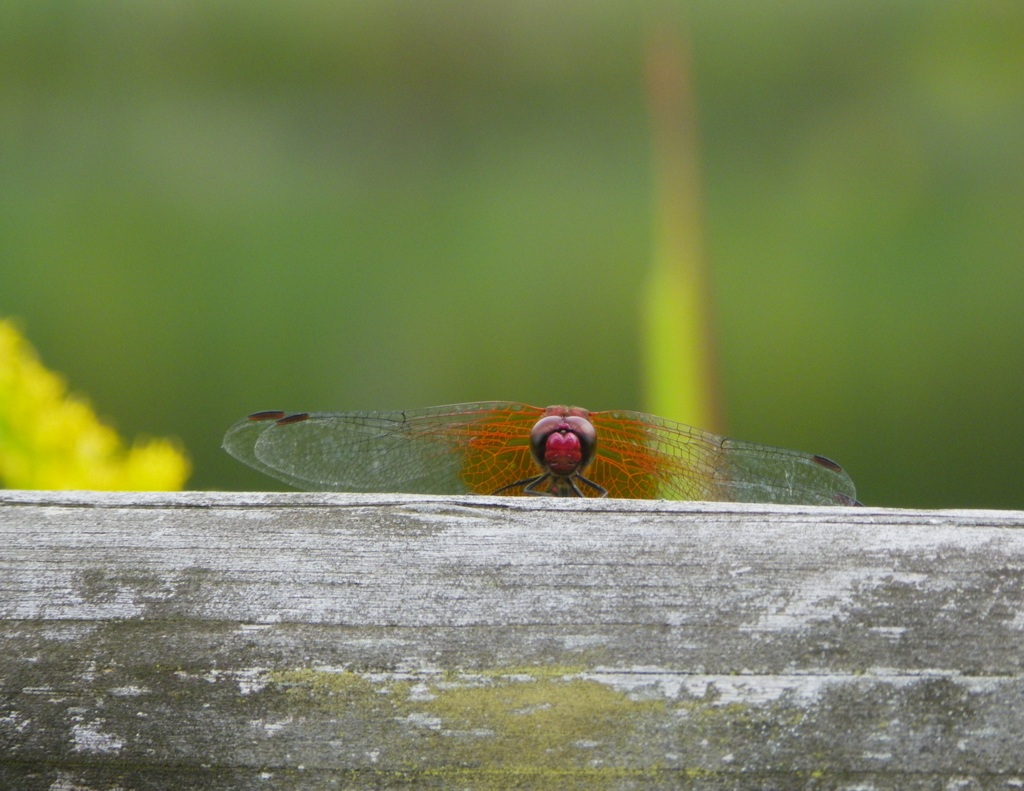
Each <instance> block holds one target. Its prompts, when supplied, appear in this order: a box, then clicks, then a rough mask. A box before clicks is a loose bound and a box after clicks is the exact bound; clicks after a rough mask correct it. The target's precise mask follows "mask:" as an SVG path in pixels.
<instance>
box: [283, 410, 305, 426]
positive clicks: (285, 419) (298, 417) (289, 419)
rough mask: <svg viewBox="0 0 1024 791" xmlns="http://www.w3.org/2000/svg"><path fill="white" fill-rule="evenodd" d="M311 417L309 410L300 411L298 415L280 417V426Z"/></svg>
mask: <svg viewBox="0 0 1024 791" xmlns="http://www.w3.org/2000/svg"><path fill="white" fill-rule="evenodd" d="M308 419H309V412H299V413H298V414H296V415H288V417H283V418H280V419H279V420H278V421H277V425H279V426H287V425H288V424H289V423H301V422H302V421H303V420H308Z"/></svg>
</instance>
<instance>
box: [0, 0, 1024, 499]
mask: <svg viewBox="0 0 1024 791" xmlns="http://www.w3.org/2000/svg"><path fill="white" fill-rule="evenodd" d="M665 28H670V29H671V28H678V29H682V30H685V31H686V34H687V35H686V37H687V39H688V40H689V43H690V50H691V60H692V67H693V79H694V88H695V90H696V96H697V103H698V110H699V117H700V139H701V149H700V162H701V169H702V177H703V216H704V220H705V227H704V229H703V243H704V248H705V252H706V254H707V260H708V262H709V264H710V266H711V268H712V272H713V280H714V284H715V295H716V304H715V312H716V318H717V327H718V348H719V351H720V355H721V357H720V369H721V377H722V389H723V393H724V414H725V416H726V423H727V432H728V433H729V434H730V435H731V436H735V437H739V438H742V439H747V440H754V441H759V442H766V443H769V444H772V445H778V446H783V447H792V448H799V449H803V450H808V451H813V452H818V453H823V454H826V455H828V456H831V457H833V458H836V459H838V460H839V461H840V462H841V463H842V464H843V465H844V466H845V467H847V469H848V470H849V471H850V472H851V474H852V475H853V476H854V478H855V480H856V481H857V484H858V488H859V491H860V494H861V497H862V499H863V500H864V501H865V502H867V503H871V504H881V505H900V506H992V507H1017V508H1021V507H1024V485H1022V484H1024V461H1022V452H1021V446H1022V444H1024V408H1022V402H1024V367H1022V364H1021V363H1022V341H1024V310H1022V296H1024V3H1020V2H990V1H987V0H981V1H980V2H979V1H978V0H972V1H971V2H948V3H934V2H896V3H892V2H871V1H866V0H856V1H855V2H851V1H846V2H828V3H823V2H821V1H820V0H801V1H796V0H794V1H792V2H781V3H756V2H733V3H722V2H711V0H707V1H706V2H696V3H693V4H688V5H687V6H686V7H683V6H682V5H675V4H668V3H623V2H606V1H601V0H587V1H586V2H545V3H542V2H533V1H532V0H531V1H530V2H515V3H486V2H469V1H468V0H463V1H459V2H456V1H452V2H430V3H424V2H413V1H412V0H404V1H399V2H373V3H366V2H330V3H329V2H311V1H309V0H305V1H303V0H298V1H295V0H293V2H288V3H284V2H251V3H243V2H202V3H200V2H163V1H157V0H149V2H145V3H136V2H114V1H110V2H81V3H78V2H39V1H38V0H36V1H34V2H0V315H6V316H13V317H15V318H17V319H19V320H20V322H21V325H22V327H23V328H24V329H25V331H26V332H27V334H28V336H29V338H30V340H31V341H32V342H33V343H34V344H35V345H36V347H37V349H38V350H39V352H40V354H41V356H42V358H43V360H44V361H45V362H46V364H47V365H49V366H50V367H51V368H54V369H56V370H58V371H61V372H62V373H64V374H65V375H66V376H67V378H68V379H69V381H70V383H71V387H72V389H74V390H75V391H78V392H82V393H85V394H87V395H88V396H89V398H90V399H91V401H92V402H93V404H94V405H95V407H96V408H97V410H98V411H99V412H100V413H101V414H102V415H104V416H105V417H107V418H109V419H110V420H111V421H112V422H113V423H114V424H115V425H116V426H117V428H118V429H119V430H120V431H121V432H123V433H124V434H126V435H129V436H135V435H138V434H148V435H154V434H156V435H160V434H168V435H173V436H177V437H179V438H180V439H181V440H182V441H183V442H184V443H185V445H186V447H187V449H188V451H189V453H190V454H191V455H192V457H193V460H194V462H195V472H194V475H193V478H192V480H191V483H190V486H191V487H193V488H274V484H273V482H271V481H270V480H269V479H266V478H264V477H263V476H260V475H258V474H257V473H255V472H252V471H250V470H247V469H245V468H243V467H242V466H241V465H239V464H238V463H237V462H234V461H233V460H231V459H230V458H229V457H227V455H226V454H224V453H223V452H221V451H220V450H219V445H220V439H221V436H222V434H223V432H224V430H225V429H226V428H227V427H228V426H229V425H230V424H231V423H232V422H233V421H234V420H235V419H237V418H239V417H241V416H243V415H245V414H247V413H248V412H252V411H255V410H258V409H269V408H283V409H297V410H298V409H302V410H314V409H318V410H319V409H326V410H348V409H386V408H402V407H417V406H427V405H431V404H442V403H450V402H458V401H469V400H477V399H514V400H521V401H526V402H529V403H534V404H539V405H546V404H548V403H562V402H571V403H576V404H580V405H583V406H586V407H589V408H591V409H607V408H635V409H644V408H645V401H644V398H645V395H644V388H643V385H642V375H643V372H642V370H641V359H642V356H643V355H642V348H641V343H642V338H641V328H642V325H643V321H642V316H641V312H640V311H641V296H642V289H643V283H644V278H645V273H646V271H647V267H648V266H649V262H650V260H651V255H652V247H653V235H654V220H653V219H652V218H653V216H654V213H655V212H654V207H653V201H654V199H655V198H654V192H655V191H654V184H655V181H656V177H655V174H654V172H653V165H652V152H651V134H650V133H651V129H650V119H649V115H648V108H647V105H646V100H645V95H644V58H645V51H646V50H647V48H648V46H649V44H650V41H651V39H652V36H654V35H656V34H657V32H658V31H659V30H662V29H665ZM666 417H672V418H676V419H680V420H683V421H687V420H688V417H687V415H666Z"/></svg>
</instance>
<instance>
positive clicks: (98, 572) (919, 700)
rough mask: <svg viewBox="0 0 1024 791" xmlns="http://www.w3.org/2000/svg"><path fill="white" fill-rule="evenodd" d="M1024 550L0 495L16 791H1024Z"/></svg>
mask: <svg viewBox="0 0 1024 791" xmlns="http://www.w3.org/2000/svg"><path fill="white" fill-rule="evenodd" d="M1022 526H1024V513H1020V512H995V511H992V512H979V511H961V512H954V511H945V512H915V511H895V510H885V509H873V508H813V507H782V506H779V507H765V506H756V507H753V506H743V505H735V504H701V503H668V502H657V501H651V502H633V501H593V500H591V501H583V502H578V501H577V502H574V501H551V500H547V499H528V498H494V497H492V498H485V497H460V498H432V497H424V496H402V495H389V496H365V495H364V496H359V495H337V494H334V495H332V494H309V493H295V494H254V493H247V494H220V493H199V492H192V493H182V494H138V493H122V494H92V493H40V492H0V547H2V550H0V787H11V788H35V787H38V788H49V787H51V786H55V785H56V786H57V787H59V786H60V785H61V784H63V786H64V787H81V788H96V789H101V788H102V789H108V788H113V787H124V788H135V787H165V786H167V785H168V784H172V785H177V786H179V787H186V786H187V787H194V788H256V787H260V788H263V787H268V784H269V785H270V786H271V787H276V788H292V787H295V788H299V787H301V788H333V787H379V786H394V785H401V784H409V785H415V786H437V787H444V786H456V787H473V788H479V787H501V788H505V787H509V786H511V785H517V784H518V785H519V786H525V787H553V788H554V787H557V788H567V787H568V788H572V787H580V788H584V787H585V788H595V787H598V788H600V787H606V788H641V787H665V786H673V785H682V784H686V785H688V786H689V787H693V788H707V789H719V788H794V787H802V786H803V787H820V788H834V787H850V788H852V787H865V788H868V787H870V788H879V789H882V788H901V789H903V788H934V787H941V786H943V785H944V784H947V783H954V784H957V785H956V787H957V788H989V787H991V788H1014V787H1024V756H1022V755H1021V751H1020V745H1021V744H1022V743H1024V669H1022V665H1024V645H1022V640H1021V637H1022V630H1024V530H1021V527H1022Z"/></svg>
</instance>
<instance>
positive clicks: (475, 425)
mask: <svg viewBox="0 0 1024 791" xmlns="http://www.w3.org/2000/svg"><path fill="white" fill-rule="evenodd" d="M224 449H225V450H227V452H228V453H230V454H231V455H232V456H234V457H235V458H236V459H239V460H240V461H242V462H244V463H246V464H248V465H249V466H250V467H254V468H255V469H257V470H260V471H261V472H264V473H266V474H268V475H271V476H273V477H275V478H278V479H280V480H282V481H285V482H286V483H289V484H291V485H293V486H296V487H298V488H300V489H310V490H320V491H343V492H395V491H401V492H416V493H429V494H516V495H547V496H554V497H634V498H665V499H671V500H723V501H733V502H760V503H807V504H818V505H836V504H839V505H859V503H858V502H857V499H856V496H857V495H856V490H855V489H854V485H853V481H852V480H851V479H850V476H849V475H847V474H846V472H845V471H844V470H843V469H842V468H841V467H840V466H839V465H838V464H836V463H835V462H834V461H831V460H830V459H826V458H825V457H824V456H816V455H812V454H809V453H800V452H798V451H792V450H781V449H779V448H772V447H768V446H767V445H758V444H756V443H753V442H740V441H737V440H732V439H725V438H724V437H719V436H717V435H715V434H711V433H709V432H706V431H701V430H700V429H696V428H691V427H690V426H686V425H683V424H682V423H674V422H672V421H670V420H665V419H663V418H660V417H654V416H653V415H645V414H644V413H642V412H626V411H609V412H589V411H587V410H586V409H580V408H579V407H565V406H550V407H547V408H546V409H543V408H541V407H535V406H527V405H526V404H517V403H512V402H504V401H482V402H479V403H475V404H453V405H450V406H436V407H428V408H426V409H416V410H409V411H405V412H341V413H329V412H299V413H287V412H276V411H271V412H257V413H255V414H253V415H249V417H247V418H245V419H243V420H240V421H238V422H237V423H235V425H233V426H232V427H231V428H230V429H229V430H228V432H227V434H226V435H225V436H224Z"/></svg>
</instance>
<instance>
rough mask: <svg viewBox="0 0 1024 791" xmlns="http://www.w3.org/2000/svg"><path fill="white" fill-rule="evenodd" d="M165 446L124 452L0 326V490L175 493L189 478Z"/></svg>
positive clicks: (2, 323) (1, 323) (9, 328)
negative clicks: (168, 491)
mask: <svg viewBox="0 0 1024 791" xmlns="http://www.w3.org/2000/svg"><path fill="white" fill-rule="evenodd" d="M190 466H191V465H190V464H189V461H188V458H187V457H186V456H185V454H184V452H183V450H182V449H181V447H180V445H179V444H178V443H176V442H173V441H171V440H167V439H150V440H145V441H136V442H135V444H134V445H132V447H130V448H129V447H125V445H124V443H123V442H122V441H121V438H120V437H119V436H118V435H117V432H115V431H114V430H113V429H112V428H110V427H109V426H106V425H104V424H103V423H101V422H100V420H99V418H97V417H96V415H95V414H94V413H93V411H92V409H91V408H90V407H89V405H88V404H87V403H86V402H85V401H83V400H81V399H79V398H76V397H74V396H70V395H68V393H67V386H66V385H65V383H64V380H63V379H61V378H60V377H59V376H58V375H57V374H54V373H53V372H51V371H48V370H47V369H46V368H45V367H43V365H42V364H41V363H40V362H39V360H38V359H37V358H36V354H35V351H34V350H33V349H32V347H31V346H30V345H29V343H28V341H26V340H25V339H24V338H23V337H22V335H21V334H20V333H19V332H18V330H17V329H16V328H15V327H14V325H13V324H12V323H11V322H9V321H6V320H4V319H0V486H4V487H7V488H12V489H107V490H113V489H136V490H173V489H180V488H181V487H182V486H183V485H184V483H185V480H186V479H187V478H188V475H189V472H190Z"/></svg>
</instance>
